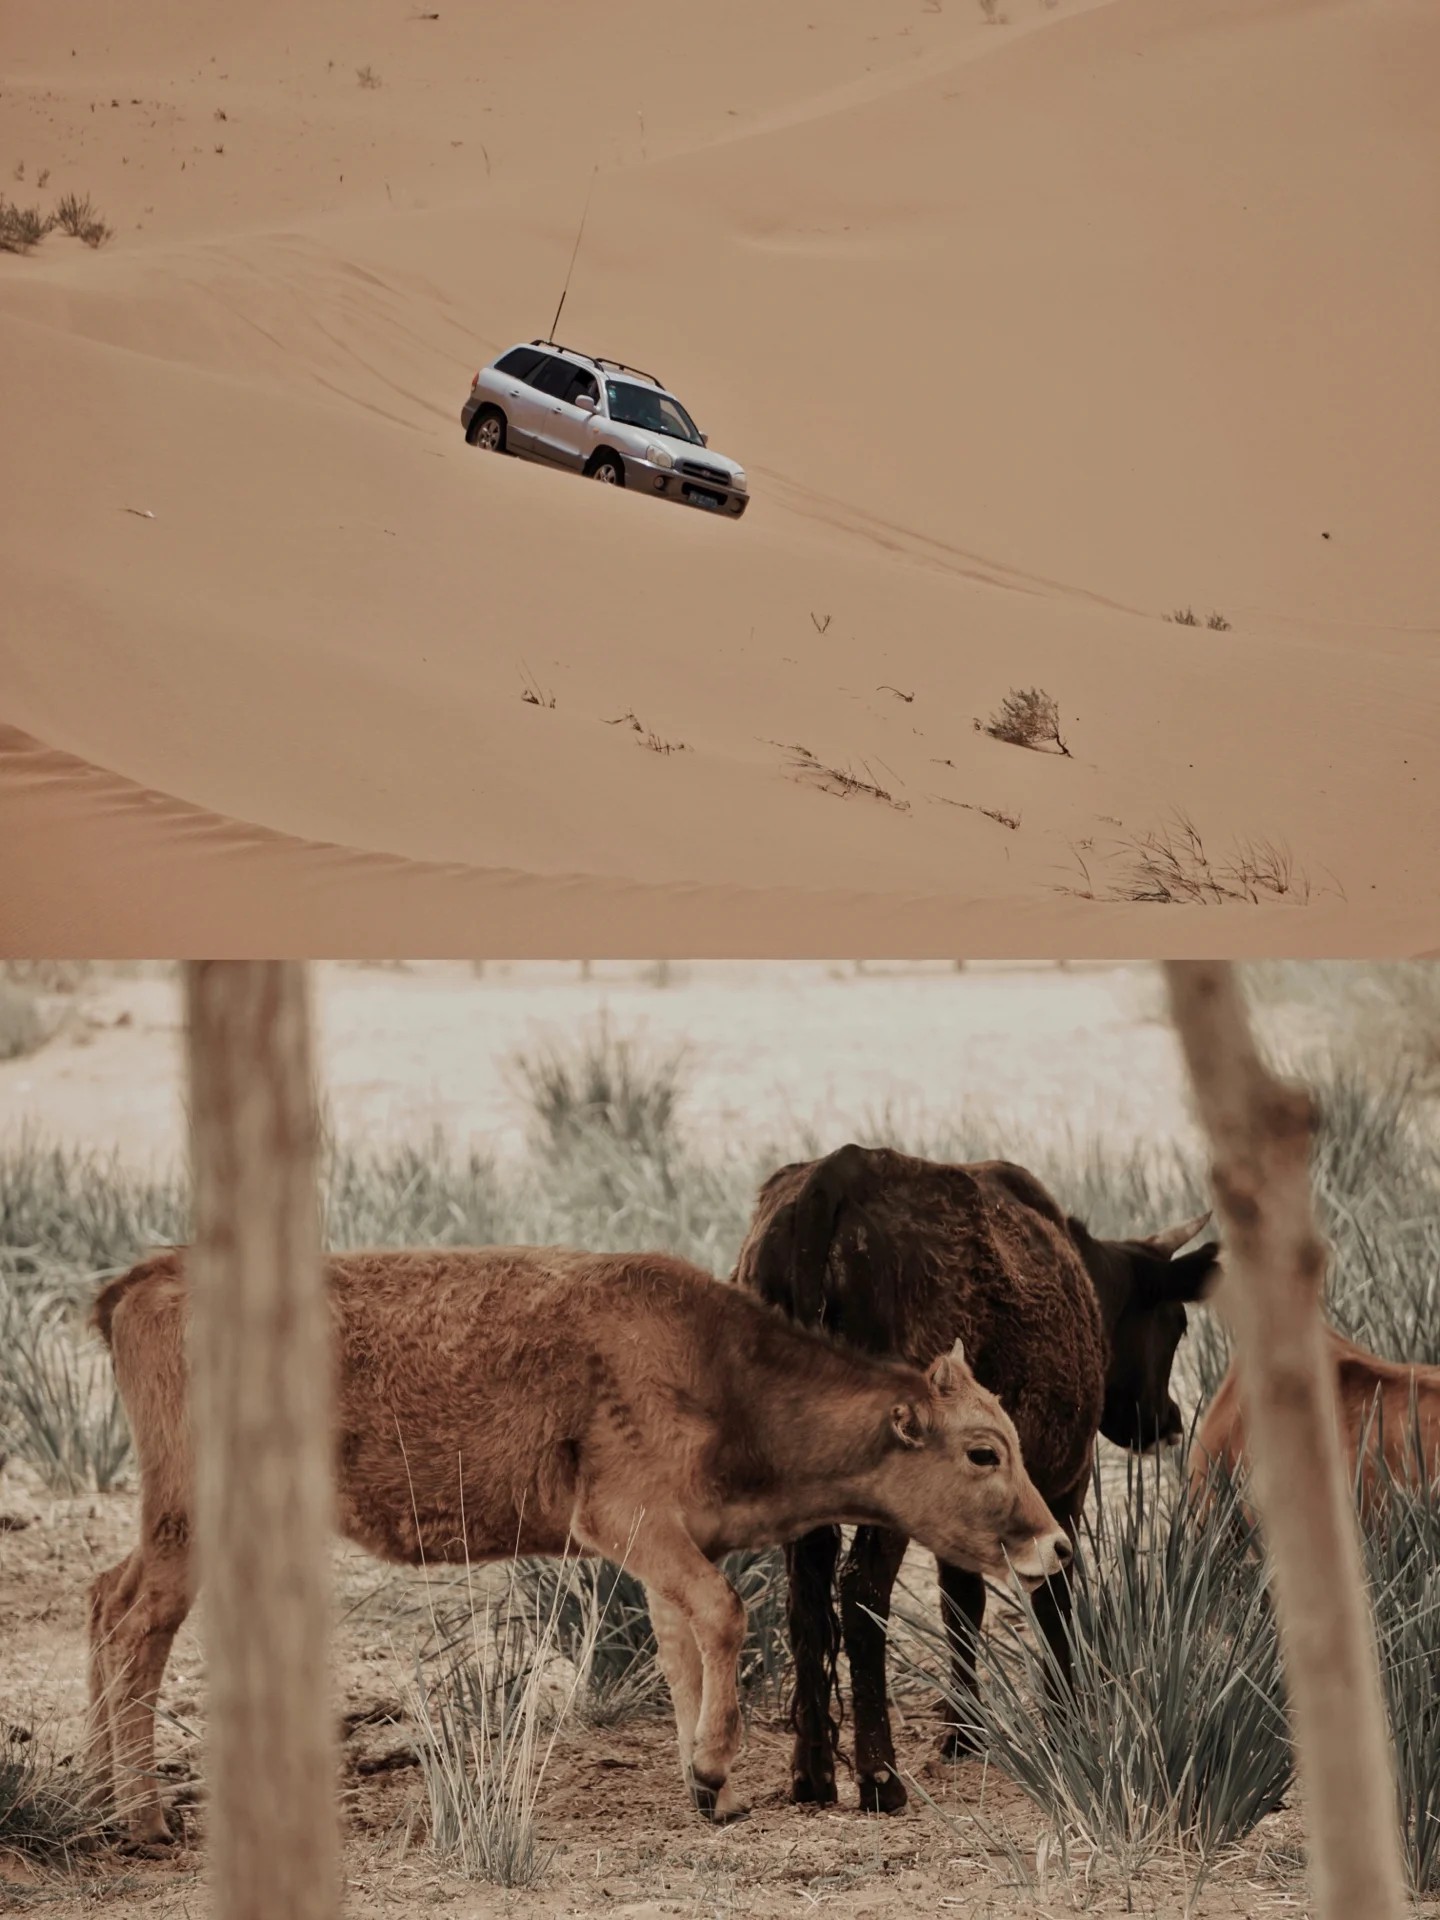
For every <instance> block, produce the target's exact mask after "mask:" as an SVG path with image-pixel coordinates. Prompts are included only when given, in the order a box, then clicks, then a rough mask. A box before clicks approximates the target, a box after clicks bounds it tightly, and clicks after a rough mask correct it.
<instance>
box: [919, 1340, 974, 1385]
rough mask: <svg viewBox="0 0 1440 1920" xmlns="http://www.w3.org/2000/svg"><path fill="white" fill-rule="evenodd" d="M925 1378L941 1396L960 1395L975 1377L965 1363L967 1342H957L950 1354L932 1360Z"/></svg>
mask: <svg viewBox="0 0 1440 1920" xmlns="http://www.w3.org/2000/svg"><path fill="white" fill-rule="evenodd" d="M925 1378H926V1379H927V1380H928V1381H929V1382H930V1385H931V1386H932V1387H933V1388H934V1389H935V1391H936V1393H939V1394H952V1393H959V1391H960V1389H961V1388H962V1387H964V1386H966V1385H968V1384H969V1383H970V1382H971V1381H972V1380H973V1379H974V1378H975V1376H974V1374H972V1373H971V1371H970V1369H969V1367H968V1366H967V1365H966V1362H965V1342H964V1341H963V1340H957V1341H956V1342H955V1344H954V1346H953V1347H952V1348H951V1349H950V1351H949V1353H942V1354H941V1355H940V1357H939V1359H938V1360H932V1361H931V1362H930V1367H929V1370H928V1372H927V1373H926V1375H925Z"/></svg>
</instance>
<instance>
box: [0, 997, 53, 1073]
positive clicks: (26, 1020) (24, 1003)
mask: <svg viewBox="0 0 1440 1920" xmlns="http://www.w3.org/2000/svg"><path fill="white" fill-rule="evenodd" d="M49 1037H50V1034H49V1029H48V1028H47V1027H46V1024H45V1022H44V1020H43V1019H42V1018H41V1014H40V1008H39V1004H38V1003H37V1001H36V998H35V995H34V994H33V993H31V992H30V991H29V989H28V988H26V987H19V986H13V985H12V984H11V983H10V982H9V981H8V980H0V1060H21V1059H24V1058H25V1056H26V1055H27V1054H31V1053H38V1052H39V1050H40V1048H41V1047H43V1046H44V1044H45V1042H46V1041H47V1040H48V1039H49Z"/></svg>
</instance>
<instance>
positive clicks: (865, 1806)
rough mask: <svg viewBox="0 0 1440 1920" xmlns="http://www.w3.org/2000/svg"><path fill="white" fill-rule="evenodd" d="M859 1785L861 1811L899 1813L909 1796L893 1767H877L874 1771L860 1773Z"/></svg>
mask: <svg viewBox="0 0 1440 1920" xmlns="http://www.w3.org/2000/svg"><path fill="white" fill-rule="evenodd" d="M859 1786H860V1811H861V1812H862V1813H899V1811H900V1809H901V1808H902V1807H903V1806H904V1805H905V1803H906V1801H907V1800H908V1799H909V1798H910V1796H909V1794H908V1793H906V1791H905V1783H904V1782H903V1781H902V1780H901V1778H900V1776H899V1774H898V1773H896V1771H895V1769H894V1768H893V1767H877V1768H876V1770H875V1772H874V1773H862V1774H861V1775H860V1780H859Z"/></svg>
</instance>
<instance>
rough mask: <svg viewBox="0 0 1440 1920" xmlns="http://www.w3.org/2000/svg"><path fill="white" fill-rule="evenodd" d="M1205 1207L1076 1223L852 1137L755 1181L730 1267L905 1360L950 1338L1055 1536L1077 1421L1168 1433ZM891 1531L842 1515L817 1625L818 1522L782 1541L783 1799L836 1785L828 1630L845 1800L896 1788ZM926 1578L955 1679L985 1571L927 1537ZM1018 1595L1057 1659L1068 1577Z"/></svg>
mask: <svg viewBox="0 0 1440 1920" xmlns="http://www.w3.org/2000/svg"><path fill="white" fill-rule="evenodd" d="M1208 1219H1209V1215H1208V1214H1201V1215H1200V1216H1199V1218H1198V1219H1194V1220H1187V1221H1186V1222H1185V1224H1184V1225H1183V1226H1180V1227H1176V1228H1174V1229H1172V1230H1171V1231H1169V1232H1166V1233H1157V1234H1153V1235H1151V1236H1150V1237H1149V1238H1148V1239H1139V1240H1123V1241H1114V1240H1097V1239H1095V1238H1094V1237H1093V1236H1092V1235H1091V1234H1090V1233H1089V1232H1087V1230H1086V1229H1085V1227H1084V1226H1083V1225H1082V1224H1081V1222H1080V1221H1078V1220H1074V1219H1070V1218H1068V1217H1067V1216H1066V1214H1065V1213H1064V1212H1063V1211H1062V1210H1061V1208H1060V1207H1059V1206H1058V1205H1057V1204H1056V1203H1055V1201H1054V1200H1053V1199H1052V1198H1051V1196H1050V1195H1049V1194H1048V1193H1047V1192H1046V1190H1045V1188H1044V1187H1043V1186H1042V1185H1041V1184H1040V1182H1039V1181H1038V1180H1036V1179H1035V1177H1034V1176H1033V1175H1032V1174H1029V1173H1027V1172H1026V1171H1025V1170H1024V1168H1022V1167H1016V1166H1011V1165H1010V1164H1009V1163H1008V1162H1005V1161H999V1160H996V1161H987V1162H984V1163H981V1164H977V1165H973V1166H949V1165H942V1164H939V1163H937V1162H935V1161H931V1160H917V1159H912V1158H911V1157H909V1156H908V1155H906V1154H902V1153H895V1152H892V1151H890V1150H889V1149H886V1148H864V1147H858V1146H853V1145H852V1146H846V1147H841V1148H840V1149H839V1150H838V1151H837V1152H835V1153H832V1154H830V1155H828V1156H827V1157H826V1158H825V1159H823V1160H813V1161H805V1162H800V1163H797V1164H795V1165H793V1166H788V1167H783V1168H781V1170H780V1171H779V1172H778V1173H776V1174H773V1175H772V1176H771V1178H770V1179H769V1180H767V1181H766V1182H765V1185H764V1186H763V1187H762V1188H761V1190H760V1196H759V1200H758V1203H757V1206H756V1212H755V1218H754V1220H753V1222H752V1224H751V1228H750V1232H749V1236H748V1237H747V1239H746V1242H745V1245H744V1247H743V1248H742V1249H741V1253H740V1258H739V1262H738V1265H737V1268H736V1273H735V1278H736V1279H737V1280H738V1281H739V1282H740V1284H741V1285H743V1286H745V1287H748V1288H750V1289H751V1290H752V1291H754V1292H756V1293H758V1294H760V1295H761V1297H762V1298H764V1299H767V1300H771V1301H773V1302H774V1303H775V1304H776V1305H777V1306H780V1307H783V1308H784V1309H785V1311H786V1312H787V1313H789V1314H791V1315H793V1317H794V1318H795V1319H797V1320H799V1321H800V1322H801V1323H802V1324H803V1325H806V1326H814V1327H823V1328H825V1329H826V1330H827V1331H829V1332H830V1333H832V1334H835V1335H836V1336H838V1338H840V1339H841V1340H842V1341H844V1342H846V1343H848V1344H850V1345H853V1346H857V1347H860V1348H863V1349H865V1350H866V1351H868V1352H872V1353H879V1354H897V1355H903V1356H904V1357H905V1358H906V1359H908V1360H910V1361H912V1362H913V1363H915V1364H917V1365H923V1364H925V1362H926V1361H927V1360H928V1359H933V1358H934V1356H935V1355H936V1354H938V1353H943V1352H945V1351H946V1349H947V1348H948V1347H949V1346H950V1345H951V1343H952V1342H953V1341H955V1340H957V1339H960V1340H963V1342H964V1344H965V1351H966V1353H967V1355H968V1356H969V1358H970V1362H971V1365H972V1366H973V1367H974V1369H975V1374H976V1378H977V1379H979V1380H980V1381H982V1382H983V1383H984V1384H985V1385H986V1386H988V1387H989V1388H990V1390H991V1391H992V1392H993V1393H994V1394H995V1395H996V1396H997V1397H998V1399H999V1400H1000V1401H1001V1403H1002V1404H1003V1405H1004V1407H1005V1409H1006V1411H1007V1412H1008V1413H1009V1415H1010V1417H1011V1419H1012V1420H1013V1421H1014V1422H1015V1427H1016V1431H1017V1432H1018V1433H1019V1435H1020V1444H1021V1447H1022V1449H1023V1451H1024V1456H1025V1465H1026V1468H1027V1470H1028V1472H1029V1473H1030V1476H1031V1478H1032V1479H1033V1480H1034V1482H1035V1484H1036V1486H1037V1487H1039V1488H1040V1490H1041V1492H1042V1493H1043V1494H1044V1496H1045V1499H1046V1502H1047V1504H1048V1505H1049V1507H1050V1510H1051V1511H1052V1512H1053V1513H1054V1514H1055V1516H1056V1518H1057V1519H1058V1520H1060V1522H1061V1523H1062V1525H1064V1526H1066V1527H1067V1528H1068V1529H1069V1530H1070V1533H1071V1536H1072V1538H1073V1536H1074V1532H1075V1526H1076V1522H1077V1520H1078V1518H1079V1514H1080V1510H1081V1508H1082V1506H1083V1505H1084V1501H1085V1494H1086V1489H1087V1487H1088V1485H1089V1479H1090V1467H1091V1460H1092V1457H1093V1454H1094V1447H1095V1436H1096V1434H1097V1433H1103V1434H1104V1435H1105V1436H1106V1438H1107V1439H1110V1440H1113V1441H1115V1442H1116V1443H1117V1444H1118V1445H1120V1446H1124V1447H1130V1448H1134V1449H1136V1450H1143V1449H1144V1448H1147V1447H1149V1446H1152V1445H1155V1444H1164V1445H1168V1444H1173V1443H1175V1442H1177V1441H1178V1440H1179V1439H1180V1437H1181V1419H1180V1410H1179V1408H1178V1407H1177V1406H1176V1404H1175V1402H1174V1400H1173V1399H1172V1398H1171V1395H1170V1368H1171V1363H1172V1361H1173V1360H1174V1356H1175V1349H1176V1347H1177V1346H1178V1344H1179V1342H1180V1339H1181V1336H1182V1335H1183V1334H1184V1332H1185V1324H1186V1320H1185V1304H1186V1302H1188V1301H1195V1300H1199V1299H1200V1298H1202V1297H1203V1295H1204V1294H1205V1293H1206V1292H1208V1290H1209V1289H1210V1288H1211V1287H1212V1286H1213V1284H1214V1283H1215V1281H1216V1279H1217V1278H1218V1274H1219V1267H1218V1256H1219V1248H1218V1246H1217V1245H1216V1244H1215V1243H1214V1242H1210V1243H1207V1244H1206V1245H1204V1246H1202V1247H1199V1248H1197V1249H1196V1250H1195V1251H1194V1252H1192V1253H1188V1254H1184V1255H1180V1249H1181V1248H1182V1247H1183V1246H1184V1245H1185V1244H1186V1243H1187V1242H1188V1241H1189V1240H1191V1239H1193V1238H1194V1236H1195V1235H1196V1234H1197V1233H1198V1232H1199V1231H1200V1229H1201V1228H1202V1227H1203V1226H1204V1225H1205V1223H1206V1221H1207V1220H1208ZM1177 1255H1180V1257H1178V1258H1177V1257H1176V1256H1177ZM906 1545H907V1541H906V1537H905V1535H904V1533H903V1532H901V1531H899V1530H897V1529H894V1528H884V1527H875V1526H864V1527H861V1528H860V1529H859V1530H858V1531H857V1533H856V1535H855V1540H854V1544H853V1546H852V1547H851V1550H850V1553H849V1555H848V1557H847V1559H846V1562H845V1565H844V1568H843V1570H842V1571H841V1573H840V1579H839V1587H840V1618H839V1620H838V1621H837V1619H836V1612H835V1597H834V1587H835V1570H836V1563H837V1560H838V1558H839V1549H840V1534H839V1530H838V1528H834V1527H830V1528H822V1529H817V1530H815V1531H814V1532H812V1533H810V1534H807V1535H806V1536H805V1538H803V1539H802V1540H799V1541H797V1542H796V1543H795V1545H794V1546H793V1547H792V1548H791V1549H790V1551H789V1554H788V1559H789V1567H790V1629H791V1644H792V1647H793V1650H794V1655H795V1676H796V1677H795V1697H794V1704H793V1708H792V1713H793V1724H794V1731H795V1749H794V1761H793V1786H792V1792H793V1796H794V1798H795V1799H796V1800H816V1801H820V1802H822V1803H827V1804H828V1803H829V1802H832V1801H833V1800H834V1799H835V1797H836V1792H835V1747H836V1739H837V1734H838V1725H837V1719H836V1715H835V1708H834V1703H835V1698H836V1693H837V1690H838V1680H837V1673H836V1668H837V1660H838V1653H839V1646H840V1641H841V1635H842V1633H843V1639H844V1646H845V1651H846V1653H847V1655H848V1658H849V1664H850V1674H851V1685H852V1689H853V1693H854V1710H855V1770H856V1774H857V1778H858V1784H859V1789H860V1804H861V1806H862V1807H863V1808H865V1809H867V1810H868V1811H871V1812H879V1813H890V1812H894V1811H895V1810H896V1809H897V1808H899V1807H902V1806H903V1805H904V1804H905V1799H906V1794H905V1788H904V1786H903V1785H902V1783H901V1781H900V1778H899V1776H898V1774H897V1773H896V1771H895V1749H894V1746H893V1744H892V1741H891V1735H890V1720H889V1713H888V1710H887V1705H886V1690H885V1628H884V1625H883V1624H882V1623H883V1622H884V1620H885V1619H886V1617H887V1616H888V1613H889V1608H890V1595H891V1591H892V1589H893V1587H894V1583H895V1578H896V1575H897V1574H898V1572H899V1569H900V1562H901V1560H902V1558H903V1557H904V1553H905V1548H906ZM940 1586H941V1592H942V1595H943V1602H944V1611H945V1618H946V1624H947V1626H948V1628H949V1629H950V1635H951V1645H952V1654H953V1660H954V1674H955V1685H956V1690H957V1693H958V1694H960V1695H961V1697H963V1692H970V1693H972V1694H973V1692H974V1688H975V1669H974V1657H973V1642H972V1640H971V1635H972V1634H973V1633H975V1632H978V1630H979V1627H980V1623H981V1620H982V1619H983V1618H984V1612H985V1584H984V1581H983V1580H982V1579H980V1578H978V1577H977V1576H976V1575H975V1574H974V1573H971V1572H967V1571H966V1570H965V1569H963V1568H960V1567H956V1566H954V1565H951V1564H948V1563H947V1562H946V1561H945V1559H944V1557H943V1555H942V1556H941V1557H940ZM1035 1606H1036V1612H1037V1615H1038V1617H1039V1620H1040V1623H1041V1625H1042V1627H1043V1628H1044V1630H1045V1634H1046V1637H1047V1639H1048V1640H1049V1641H1050V1644H1051V1646H1052V1647H1053V1648H1054V1651H1055V1654H1056V1657H1057V1660H1058V1661H1059V1663H1060V1667H1061V1670H1062V1671H1064V1672H1068V1671H1069V1643H1068V1637H1067V1630H1066V1622H1067V1620H1068V1617H1069V1612H1070V1590H1069V1584H1068V1580H1067V1579H1064V1578H1062V1579H1057V1580H1053V1581H1051V1582H1049V1583H1048V1584H1047V1585H1046V1586H1045V1587H1044V1588H1042V1589H1041V1590H1040V1591H1039V1592H1038V1593H1037V1594H1036V1597H1035ZM972 1738H973V1736H971V1735H970V1734H968V1733H967V1731H966V1729H965V1727H964V1726H963V1724H961V1722H960V1720H959V1718H958V1716H954V1715H952V1717H951V1724H950V1726H949V1727H948V1729H947V1731H946V1734H945V1736H944V1740H943V1750H944V1751H945V1752H946V1753H947V1754H950V1755H952V1756H953V1755H956V1754H959V1753H961V1752H964V1751H967V1750H968V1748H969V1746H970V1744H971V1742H972Z"/></svg>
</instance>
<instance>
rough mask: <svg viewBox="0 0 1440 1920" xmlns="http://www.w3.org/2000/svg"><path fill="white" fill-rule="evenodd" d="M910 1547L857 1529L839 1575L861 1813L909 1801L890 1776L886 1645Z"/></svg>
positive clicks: (895, 1808)
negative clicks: (894, 1595) (893, 1597)
mask: <svg viewBox="0 0 1440 1920" xmlns="http://www.w3.org/2000/svg"><path fill="white" fill-rule="evenodd" d="M909 1544H910V1543H909V1540H908V1539H907V1538H906V1536H905V1535H904V1534H903V1533H892V1532H891V1531H890V1530H889V1528H887V1527H857V1528H856V1530H855V1538H854V1540H853V1541H852V1543H851V1547H850V1552H849V1553H848V1555H847V1556H846V1559H845V1565H844V1567H843V1568H842V1569H841V1572H840V1625H841V1631H842V1632H843V1634H844V1636H845V1653H846V1657H847V1658H848V1660H849V1662H850V1692H851V1697H852V1698H853V1700H854V1703H855V1779H856V1784H857V1786H858V1787H859V1789H860V1805H861V1808H862V1809H863V1810H864V1811H865V1812H866V1813H898V1812H899V1811H900V1809H901V1807H903V1806H904V1805H905V1801H906V1799H907V1797H908V1796H907V1795H906V1792H905V1788H904V1785H903V1784H902V1782H901V1779H900V1775H899V1774H898V1773H897V1772H896V1770H895V1744H894V1741H893V1740H892V1738H891V1734H890V1709H889V1705H888V1702H887V1700H886V1695H885V1643H886V1637H887V1636H886V1622H887V1621H888V1620H889V1618H890V1596H891V1594H892V1593H893V1591H894V1589H895V1579H896V1576H897V1575H898V1573H899V1571H900V1562H901V1561H902V1560H903V1559H904V1558H905V1549H906V1547H907V1546H908V1545H909Z"/></svg>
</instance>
